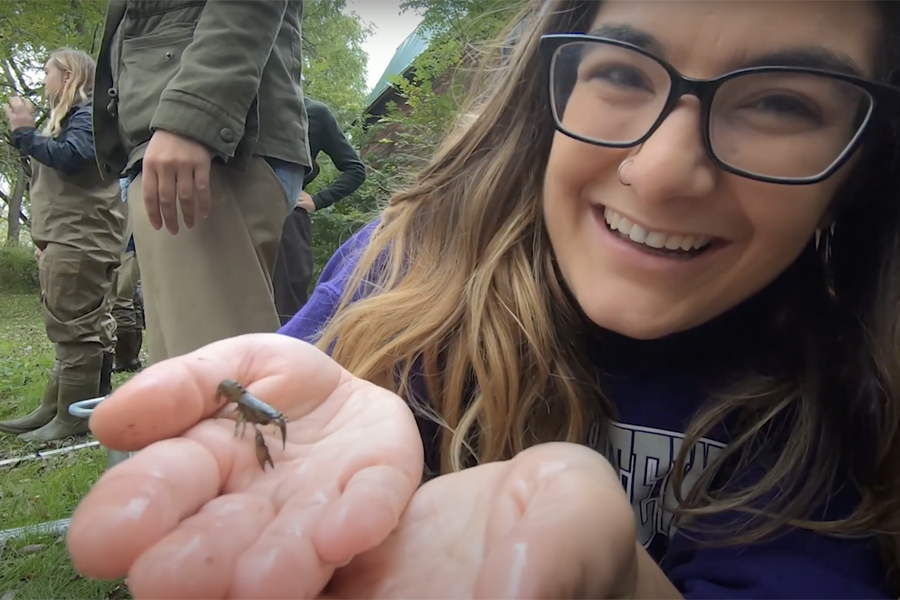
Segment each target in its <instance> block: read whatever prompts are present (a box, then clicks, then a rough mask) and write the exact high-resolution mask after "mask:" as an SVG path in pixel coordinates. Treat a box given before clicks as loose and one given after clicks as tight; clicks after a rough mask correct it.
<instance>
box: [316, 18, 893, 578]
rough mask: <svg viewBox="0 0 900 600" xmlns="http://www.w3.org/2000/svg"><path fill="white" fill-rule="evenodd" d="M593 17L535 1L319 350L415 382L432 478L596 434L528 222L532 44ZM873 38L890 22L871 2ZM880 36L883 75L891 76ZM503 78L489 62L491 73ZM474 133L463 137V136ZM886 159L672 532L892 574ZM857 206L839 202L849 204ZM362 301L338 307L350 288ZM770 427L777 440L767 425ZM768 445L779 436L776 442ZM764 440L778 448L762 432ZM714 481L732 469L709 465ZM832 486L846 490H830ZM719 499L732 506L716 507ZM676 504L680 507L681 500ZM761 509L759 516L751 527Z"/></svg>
mask: <svg viewBox="0 0 900 600" xmlns="http://www.w3.org/2000/svg"><path fill="white" fill-rule="evenodd" d="M599 4H600V3H599V2H594V1H576V0H555V1H554V2H553V3H552V6H551V7H550V8H549V9H547V7H546V2H545V0H536V1H535V2H534V3H533V5H532V7H531V9H530V11H529V12H528V13H527V14H526V15H524V16H525V17H528V18H530V19H531V22H530V26H529V27H528V29H527V31H525V32H524V33H523V35H522V37H521V39H520V40H519V42H518V44H517V48H516V50H515V52H514V54H513V56H512V57H511V58H507V60H508V61H509V62H508V63H506V64H505V66H504V67H503V68H500V69H498V67H497V65H500V64H503V63H501V62H490V61H488V62H486V64H485V68H484V71H483V73H486V74H487V75H488V77H486V78H484V82H485V83H483V84H482V85H481V86H480V87H477V88H476V89H475V91H474V93H473V95H472V97H471V98H470V100H469V102H468V104H467V105H466V106H465V107H463V112H464V114H469V115H476V117H475V120H474V122H467V123H466V125H465V128H464V129H462V130H460V131H458V132H456V133H455V134H453V135H451V136H450V137H449V138H448V141H447V142H446V144H445V145H444V146H443V147H442V148H440V149H439V151H438V152H437V154H436V156H435V157H434V159H433V161H432V162H431V164H430V165H429V166H428V167H427V168H425V169H424V170H423V171H422V172H421V173H420V174H419V176H418V178H417V180H416V181H415V183H414V184H413V185H412V186H411V187H410V188H409V189H407V190H406V191H404V192H402V193H398V194H396V195H395V196H394V197H393V198H392V199H391V201H390V203H389V206H388V207H387V209H386V210H385V211H384V213H383V216H382V222H381V224H380V225H379V226H378V228H377V229H376V231H375V233H374V235H373V238H372V240H371V243H370V244H369V246H368V247H367V248H366V250H365V251H364V253H363V255H362V257H361V260H360V262H359V265H358V267H357V271H356V278H355V283H354V284H352V285H350V287H349V289H348V290H347V292H346V294H345V297H344V299H343V301H342V303H341V306H340V308H339V310H338V311H337V314H336V315H335V316H334V318H333V319H332V320H331V322H330V323H329V324H328V325H327V327H326V328H325V330H324V332H323V335H322V338H321V340H320V342H319V346H320V347H321V348H322V349H328V350H329V351H330V352H331V353H332V356H334V358H335V359H336V360H337V361H338V362H340V363H341V364H342V365H344V366H345V367H346V368H347V369H349V370H350V371H351V372H353V373H354V374H355V375H357V376H359V377H362V378H365V379H368V380H370V381H373V382H375V383H377V384H379V385H382V386H385V387H388V388H390V389H394V390H396V391H397V392H398V393H399V394H400V395H404V396H409V395H411V394H412V393H413V392H414V389H413V388H414V386H412V385H411V381H412V379H413V378H414V377H419V376H421V378H422V380H423V382H424V385H425V388H426V393H427V396H428V397H427V399H422V400H423V403H424V404H426V405H427V407H428V408H427V409H424V408H423V406H422V403H416V406H418V407H419V408H421V409H423V410H429V411H430V412H431V417H432V418H433V419H434V420H436V421H438V422H439V423H440V424H441V425H442V426H443V427H442V435H441V471H442V472H449V471H455V470H458V469H461V468H464V467H465V466H466V465H467V464H470V463H472V462H474V461H478V462H490V461H497V460H504V459H508V458H510V457H512V456H513V455H515V454H516V453H518V452H520V451H521V450H522V449H524V448H526V447H528V446H531V445H534V444H537V443H541V442H548V441H560V440H565V441H570V442H577V443H583V442H584V440H585V437H586V427H587V426H588V425H589V424H590V423H593V422H596V421H597V420H599V421H600V422H601V423H609V420H610V419H611V418H612V417H613V416H614V415H613V408H612V404H611V403H610V402H609V401H608V400H607V399H606V398H605V397H604V394H603V390H602V385H601V383H600V382H599V378H598V376H597V375H596V374H595V371H596V369H597V366H596V365H592V364H589V363H588V361H587V360H586V358H585V355H584V352H583V348H582V344H581V342H580V340H581V339H583V337H584V335H583V333H584V328H585V323H584V319H583V317H582V315H581V313H580V311H579V309H578V307H577V306H575V305H574V303H573V302H572V301H571V300H570V299H569V297H568V296H567V294H566V293H565V290H564V287H563V285H562V284H561V283H560V278H559V277H558V275H557V273H556V271H555V269H554V262H553V253H552V249H551V247H550V244H549V240H548V237H547V234H546V232H545V229H544V223H543V220H542V214H541V201H540V198H541V188H542V178H543V172H544V169H545V166H546V162H547V157H548V155H549V151H550V144H551V139H552V136H553V133H554V128H553V123H552V120H551V116H550V111H549V110H548V108H547V106H548V98H547V94H548V92H547V89H546V88H547V85H546V81H545V79H544V78H543V77H542V76H540V74H541V73H543V67H542V63H541V59H540V57H539V54H538V51H537V49H538V41H539V38H540V36H541V35H543V34H545V33H550V32H571V31H586V30H587V29H588V28H589V26H590V23H591V20H592V18H593V15H595V14H596V11H597V9H598V7H599ZM880 4H881V5H882V6H883V10H884V12H885V15H887V19H885V22H886V24H885V26H884V29H885V36H896V35H897V34H896V33H894V32H898V31H900V11H898V10H897V9H896V8H894V6H897V5H893V6H892V3H889V2H885V3H880ZM896 46H897V44H896V40H895V39H893V38H886V39H885V41H884V44H882V47H883V48H885V51H884V56H883V57H881V62H882V65H881V74H883V75H886V74H887V73H889V72H891V71H892V70H893V68H895V67H898V66H900V54H898V53H897V52H896ZM492 60H500V59H492ZM469 121H471V119H470V120H469ZM895 148H896V142H895V141H894V140H893V139H892V138H891V137H890V136H886V137H877V136H876V137H874V138H873V139H871V140H870V142H869V144H868V146H867V154H868V158H867V160H865V161H861V164H862V166H861V167H860V168H859V172H858V173H857V174H856V176H855V177H852V178H851V181H852V182H854V183H853V185H850V184H848V186H847V189H845V190H844V191H843V193H842V194H841V195H840V197H839V198H838V199H837V201H836V208H835V211H836V212H835V214H836V221H835V226H834V230H833V233H829V234H828V235H826V236H825V239H824V240H823V242H822V243H821V244H820V256H816V254H815V252H812V253H811V252H806V253H804V256H803V257H802V259H801V260H798V264H797V265H795V267H794V268H792V272H795V273H794V274H793V275H791V277H792V280H791V282H789V283H790V285H788V286H787V290H788V292H786V293H784V294H783V299H782V307H781V309H780V310H778V311H776V314H775V315H774V316H773V318H774V319H778V320H779V323H782V324H784V323H787V324H788V325H786V327H789V329H790V334H791V338H790V339H796V340H798V342H797V343H796V344H795V345H794V346H793V347H792V349H791V351H792V353H793V357H792V358H791V360H790V361H789V365H788V366H787V367H786V368H784V369H781V370H780V372H778V373H776V374H774V375H773V374H771V373H766V374H762V373H746V374H745V375H743V376H742V377H741V379H740V380H739V381H737V382H736V383H735V384H734V385H731V386H729V387H728V388H727V389H725V390H720V391H719V392H718V393H716V394H713V395H712V397H711V398H710V402H709V404H708V406H707V407H706V408H705V409H704V410H703V411H702V412H701V413H700V414H699V415H698V416H697V417H696V418H695V419H694V421H693V423H692V424H691V426H690V427H689V429H688V431H687V432H686V434H685V437H686V440H685V443H684V444H683V446H682V450H681V453H680V455H679V457H678V459H677V461H676V464H675V466H674V467H673V470H672V472H673V478H674V481H673V488H674V489H675V490H676V495H677V496H678V500H679V507H678V511H677V512H678V513H679V519H680V522H684V523H689V522H691V521H692V520H693V519H692V518H693V517H699V516H703V515H709V514H713V513H720V512H722V511H726V510H741V511H745V512H748V513H751V514H757V515H758V516H759V519H758V520H757V521H755V526H754V527H750V528H749V529H748V528H746V527H745V528H742V529H741V530H740V531H735V532H734V534H735V535H734V536H732V541H733V542H742V541H743V542H746V541H750V540H754V539H759V538H761V537H763V536H766V535H769V534H772V533H773V532H774V531H775V530H776V529H778V528H779V527H782V526H784V525H785V524H792V525H795V526H799V527H804V528H809V529H814V530H819V531H824V532H829V533H834V534H845V535H866V534H871V533H872V532H877V533H879V534H881V536H882V540H883V542H884V546H885V548H887V549H888V550H890V555H891V563H892V564H896V559H897V557H898V545H897V540H898V531H900V436H898V427H900V319H898V307H900V208H898V207H900V189H898V183H900V178H897V177H896V176H895V175H893V173H896V167H897V161H896V150H895ZM851 200H852V202H851ZM363 282H365V283H364V285H365V286H366V290H365V291H366V293H365V294H364V297H363V298H362V299H360V300H358V301H355V302H352V303H351V302H350V298H351V297H353V296H354V295H355V294H357V293H358V292H359V290H360V285H363ZM726 419H728V420H729V422H730V423H731V424H732V425H736V426H737V429H736V430H732V429H729V431H730V433H732V440H731V443H730V444H729V445H728V447H727V448H726V450H725V451H724V453H723V455H722V456H721V458H720V459H719V460H718V461H717V462H716V463H715V464H714V465H713V466H712V467H711V468H710V469H707V470H706V471H705V472H704V473H703V475H702V476H701V477H700V479H699V481H698V482H697V483H696V484H695V485H693V486H691V488H690V489H683V487H684V483H685V482H684V479H685V476H684V474H685V468H684V465H685V460H686V456H687V454H688V452H690V450H691V447H692V446H693V445H694V444H695V443H696V442H697V441H698V440H699V439H700V438H701V437H703V436H707V435H709V434H710V432H711V430H712V429H713V428H714V427H716V426H717V425H719V424H721V423H722V422H723V421H724V420H726ZM776 425H777V427H776ZM775 430H777V431H775ZM773 432H774V433H773ZM772 435H778V436H779V438H778V439H780V440H782V441H785V440H786V443H783V444H782V445H781V446H780V449H779V450H778V452H777V453H776V455H775V456H774V457H772V459H771V464H769V465H767V474H766V475H765V476H763V477H762V479H761V480H759V481H756V482H754V484H753V485H752V487H748V488H741V489H738V490H737V491H735V490H734V489H733V488H728V486H723V485H721V484H720V483H716V480H717V478H720V477H721V475H722V473H723V472H724V471H728V472H738V471H736V470H735V469H736V468H737V469H738V470H739V468H740V467H741V464H742V463H747V462H750V461H753V460H756V459H758V458H759V456H761V454H760V449H761V448H764V447H766V444H765V441H766V440H768V439H770V437H771V436H772ZM723 465H727V466H728V468H727V469H723V468H722V466H723ZM841 473H844V475H843V476H841V475H840V474H841ZM846 473H850V481H849V485H852V486H854V487H855V489H856V491H857V492H859V493H860V494H861V496H862V500H861V503H860V504H859V506H858V508H857V509H856V510H855V511H854V512H853V513H852V514H850V515H849V516H847V518H845V519H843V520H840V521H819V520H817V519H816V518H814V512H815V511H816V510H818V509H819V508H820V507H821V503H822V502H823V499H825V498H827V494H828V493H829V491H831V490H835V489H838V488H840V487H841V485H842V484H844V479H846ZM725 489H730V490H731V491H729V492H725V491H723V490H725ZM681 492H684V493H681ZM763 501H765V502H766V508H765V513H764V514H759V511H758V510H756V509H755V507H758V506H759V504H760V503H761V502H763Z"/></svg>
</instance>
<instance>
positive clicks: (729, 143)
mask: <svg viewBox="0 0 900 600" xmlns="http://www.w3.org/2000/svg"><path fill="white" fill-rule="evenodd" d="M671 88H672V78H671V77H670V75H669V72H668V71H667V70H666V69H665V68H664V67H663V66H662V65H661V64H660V63H659V62H657V61H656V60H654V59H652V58H650V57H648V56H645V55H643V54H641V53H639V52H635V51H634V50H631V49H628V48H623V47H620V46H616V45H613V44H609V43H603V42H598V41H583V42H581V41H579V42H569V43H566V44H564V45H563V46H561V47H560V48H558V49H557V51H556V53H555V55H554V57H553V61H552V66H551V90H552V104H553V112H554V115H555V117H556V120H557V123H558V125H559V126H560V128H561V129H563V130H564V131H566V132H568V133H571V134H573V135H576V136H579V137H582V138H586V139H589V140H591V141H594V142H597V143H598V144H600V145H603V144H612V145H618V144H622V145H625V144H629V143H634V142H637V141H638V140H640V139H641V138H642V137H643V136H644V135H646V134H647V132H648V131H650V129H651V128H652V127H653V125H654V124H655V123H656V122H657V120H658V119H659V117H660V115H661V114H662V111H663V110H664V108H665V106H666V102H667V100H668V98H669V92H670V91H671ZM872 105H873V101H872V98H871V96H870V95H869V94H868V93H867V92H866V91H865V90H863V89H862V88H860V87H857V86H855V85H853V84H851V83H847V82H843V81H840V80H838V79H836V78H832V77H828V76H827V75H820V74H811V73H803V72H793V71H784V72H774V73H773V72H768V73H766V72H761V73H752V72H751V73H746V74H743V75H740V76H737V77H734V78H732V79H729V80H728V81H726V82H725V83H723V84H722V85H721V87H719V88H718V89H717V90H716V93H715V96H714V97H713V100H712V105H711V107H710V118H709V138H710V145H711V147H712V151H713V153H714V154H715V156H716V158H718V160H720V161H721V162H723V163H725V164H727V165H728V166H730V167H732V168H734V169H737V170H740V171H744V172H747V173H750V174H754V175H760V176H764V177H776V178H784V179H802V178H807V177H815V176H817V175H819V174H821V173H823V172H825V171H827V170H828V169H829V168H830V167H831V166H832V165H833V164H834V163H835V162H836V161H837V160H838V159H840V158H841V157H842V155H843V154H844V153H845V151H846V150H847V148H848V147H849V146H850V144H851V143H852V142H853V141H854V139H855V138H856V136H857V135H858V134H859V132H860V130H861V129H862V128H863V127H864V126H865V123H866V121H867V117H868V115H869V113H870V111H871V108H872Z"/></svg>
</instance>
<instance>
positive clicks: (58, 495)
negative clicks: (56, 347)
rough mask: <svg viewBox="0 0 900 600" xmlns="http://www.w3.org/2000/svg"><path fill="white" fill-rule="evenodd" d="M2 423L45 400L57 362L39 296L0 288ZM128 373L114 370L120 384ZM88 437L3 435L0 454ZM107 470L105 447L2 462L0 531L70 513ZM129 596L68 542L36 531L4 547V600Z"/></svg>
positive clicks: (0, 565)
mask: <svg viewBox="0 0 900 600" xmlns="http://www.w3.org/2000/svg"><path fill="white" fill-rule="evenodd" d="M0 357H2V358H0V420H5V419H9V418H14V417H18V416H21V415H24V414H26V413H28V412H29V411H30V410H31V409H32V408H34V407H35V406H36V405H37V404H38V402H39V401H40V399H41V396H42V395H43V392H44V384H45V382H46V376H47V373H48V371H49V370H50V367H51V365H52V364H53V345H52V344H51V343H50V341H49V340H48V339H47V335H46V333H45V331H44V324H43V319H42V317H41V306H40V302H39V301H38V298H37V295H36V294H11V293H0ZM129 376H130V375H127V374H126V375H116V377H115V380H114V382H115V384H116V385H121V383H123V382H124V381H125V380H127V379H128V377H129ZM88 439H89V438H88V437H87V436H85V437H81V438H70V439H68V440H65V441H62V442H58V443H54V444H49V445H47V446H43V447H41V446H36V445H33V444H26V443H23V442H21V441H19V440H18V439H16V437H15V436H11V435H6V434H2V433H0V459H2V458H11V457H16V456H23V455H26V454H32V453H34V451H35V450H38V449H48V448H50V447H59V446H71V445H73V444H76V443H81V442H84V441H87V440H88ZM105 468H106V450H105V449H103V448H88V449H83V450H77V451H75V452H72V453H68V454H62V455H56V456H52V457H48V458H47V459H44V460H34V461H25V462H22V463H19V464H18V465H15V466H7V467H0V524H2V525H0V529H9V528H13V527H21V526H28V525H37V524H39V523H43V522H46V521H54V520H57V519H64V518H67V517H70V516H71V515H72V511H73V510H75V507H76V506H77V505H78V502H79V501H80V500H81V498H83V497H84V496H85V494H87V492H88V490H89V489H90V487H91V485H93V483H94V482H95V481H97V479H98V478H99V477H100V475H101V474H102V473H103V470H104V469H105ZM10 593H14V594H15V595H14V597H15V599H16V600H25V599H30V598H34V599H37V598H90V599H107V598H114V599H116V600H119V599H122V598H127V597H128V595H127V592H126V591H125V588H124V586H122V585H121V582H97V581H91V580H87V579H83V578H82V577H80V576H79V575H78V574H77V573H76V572H75V571H74V569H73V568H72V565H71V561H70V560H69V557H68V554H67V553H66V547H65V542H64V539H63V538H61V537H58V536H52V535H47V534H37V533H36V534H32V535H28V536H25V537H21V538H17V539H15V540H10V541H9V542H7V543H6V545H5V547H3V548H0V598H8V597H9V594H10Z"/></svg>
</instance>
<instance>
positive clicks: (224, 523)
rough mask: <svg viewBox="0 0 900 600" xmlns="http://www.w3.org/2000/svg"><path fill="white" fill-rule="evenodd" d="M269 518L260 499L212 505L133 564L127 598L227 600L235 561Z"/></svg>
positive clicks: (223, 499)
mask: <svg viewBox="0 0 900 600" xmlns="http://www.w3.org/2000/svg"><path fill="white" fill-rule="evenodd" d="M274 517H275V509H274V508H273V506H272V502H271V501H270V500H269V499H267V498H264V497H262V496H257V495H249V494H228V495H225V496H219V497H218V498H215V499H213V500H211V501H210V502H209V503H208V504H206V505H205V506H203V508H201V509H200V512H198V513H197V514H195V515H193V516H191V517H189V518H187V519H185V520H184V521H182V522H181V524H180V526H178V528H177V529H175V530H174V531H173V532H172V533H170V534H169V535H167V536H166V537H165V538H164V539H162V540H161V541H160V542H159V543H157V544H156V545H155V546H153V547H152V548H150V549H149V550H148V551H147V552H145V553H144V554H142V555H141V556H140V557H139V558H138V559H137V560H136V561H135V563H134V565H133V566H132V568H131V569H130V570H129V571H128V589H129V591H130V592H131V594H132V597H134V598H159V599H163V598H173V599H178V600H187V599H190V598H197V599H205V598H227V597H228V596H229V594H228V592H229V588H230V587H231V580H232V576H233V574H234V569H235V565H236V564H237V562H238V558H239V557H240V555H241V554H242V553H243V552H244V550H245V549H246V548H247V546H249V545H251V544H253V542H255V541H256V539H257V538H258V537H259V534H260V532H262V531H263V529H264V528H265V527H266V526H267V525H268V524H269V523H271V521H272V519H273V518H274ZM291 575H292V576H293V577H294V578H296V577H297V573H296V572H294V573H291ZM240 597H244V596H240Z"/></svg>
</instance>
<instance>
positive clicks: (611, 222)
mask: <svg viewBox="0 0 900 600" xmlns="http://www.w3.org/2000/svg"><path fill="white" fill-rule="evenodd" d="M595 210H597V211H602V214H603V221H604V223H606V228H607V229H608V230H609V232H610V233H612V234H613V235H614V236H616V237H618V238H619V239H620V240H623V241H626V242H629V243H630V244H632V245H633V246H635V247H637V248H638V249H640V250H641V251H643V252H646V253H648V254H653V255H656V256H665V257H666V258H679V259H688V258H694V257H697V256H700V255H701V254H704V253H705V252H707V251H708V250H710V248H713V247H715V246H717V245H719V242H721V241H722V240H720V239H719V238H714V237H712V236H709V235H701V234H683V233H664V232H658V231H651V230H648V229H645V228H644V227H642V226H641V225H638V224H636V223H634V222H632V221H631V220H629V219H628V217H624V216H622V215H620V214H619V213H617V212H616V211H614V210H613V209H611V208H608V207H605V206H597V207H596V208H595Z"/></svg>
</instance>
